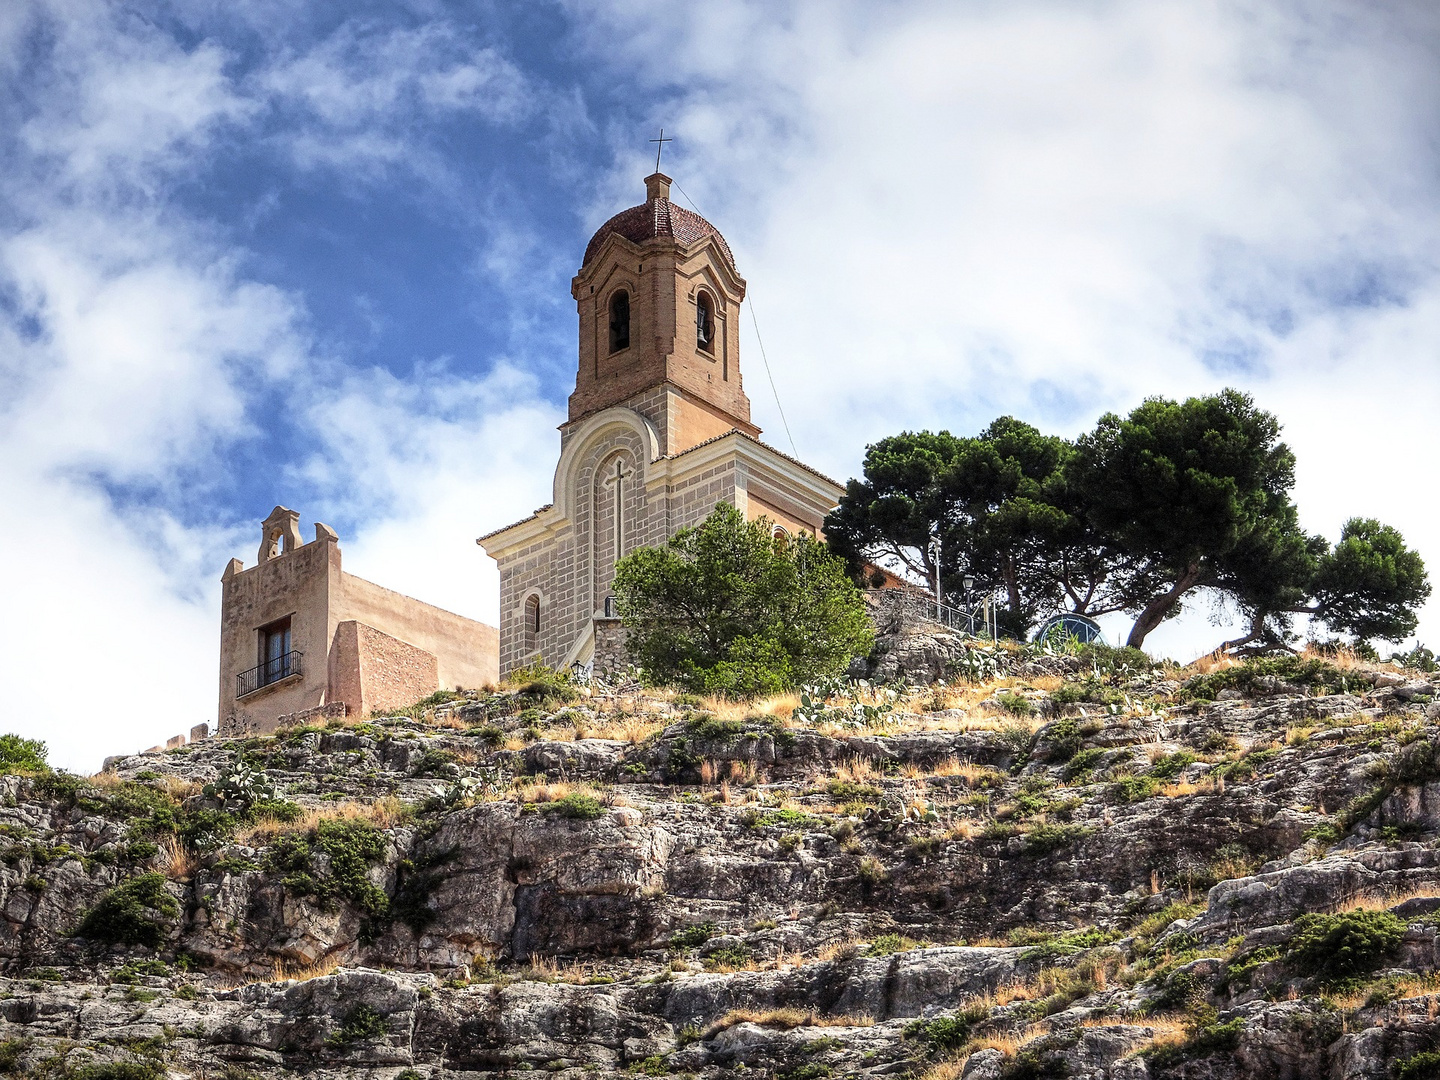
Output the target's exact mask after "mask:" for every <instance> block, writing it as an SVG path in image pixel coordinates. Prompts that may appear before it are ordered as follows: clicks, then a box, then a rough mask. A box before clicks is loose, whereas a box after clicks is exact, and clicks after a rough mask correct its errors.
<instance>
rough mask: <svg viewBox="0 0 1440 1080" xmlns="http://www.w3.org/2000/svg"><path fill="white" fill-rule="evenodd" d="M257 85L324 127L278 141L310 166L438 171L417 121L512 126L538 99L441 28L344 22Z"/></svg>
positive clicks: (526, 84)
mask: <svg viewBox="0 0 1440 1080" xmlns="http://www.w3.org/2000/svg"><path fill="white" fill-rule="evenodd" d="M254 82H255V84H256V85H257V87H258V88H259V90H260V93H261V94H262V95H263V96H264V97H265V98H266V99H268V100H269V101H271V102H272V103H273V104H275V105H277V106H279V107H281V108H286V107H296V106H298V107H299V108H300V109H301V110H303V111H304V112H306V113H308V114H310V116H311V117H312V118H313V119H314V120H317V121H318V124H317V123H301V124H292V125H287V126H286V127H285V128H284V129H283V132H282V134H281V136H280V138H281V140H282V141H284V142H286V143H288V144H289V146H290V147H291V150H292V152H293V153H294V155H295V157H296V160H297V161H299V162H300V163H301V164H302V165H304V166H306V167H316V166H321V165H324V166H330V167H336V166H352V167H357V166H358V167H369V168H374V167H380V166H386V165H395V164H406V165H408V166H409V167H411V168H417V169H422V170H423V169H428V170H439V169H440V168H441V164H440V162H439V160H438V159H437V158H436V157H435V155H434V154H433V153H431V152H429V151H425V150H423V149H422V146H423V143H421V142H419V141H417V139H416V138H415V134H416V132H415V126H416V122H417V120H418V121H420V122H422V123H423V122H424V119H425V118H427V117H429V116H433V115H436V114H443V113H457V112H464V113H469V114H472V115H474V116H478V117H480V118H482V119H484V120H486V121H488V122H490V123H494V124H512V123H515V122H517V121H520V120H523V119H525V118H526V117H528V116H530V115H531V114H532V113H533V111H534V110H535V108H536V93H537V92H536V90H535V88H534V87H533V86H532V85H531V83H530V81H529V79H528V78H527V77H526V76H525V74H524V73H523V72H522V71H521V70H520V69H519V68H517V67H516V66H515V65H514V64H513V63H511V62H510V61H509V60H507V59H506V58H505V57H504V56H502V55H501V54H500V53H499V52H497V51H496V50H495V49H492V48H482V47H476V46H474V45H472V44H470V43H468V42H467V41H465V40H464V39H463V38H462V37H461V36H460V35H459V34H458V33H457V31H456V30H455V28H454V27H452V26H450V25H449V24H446V23H443V22H431V23H427V24H425V25H423V26H420V27H417V28H415V29H378V28H375V27H369V26H364V25H361V24H359V23H357V22H355V21H347V22H345V23H342V24H341V25H340V27H339V28H338V29H337V30H335V31H334V33H332V34H331V35H330V36H329V37H327V38H325V39H324V40H323V41H321V42H320V43H319V44H317V45H315V46H314V47H313V48H310V49H308V50H306V51H304V52H299V53H289V54H286V55H284V56H282V57H280V58H278V59H277V60H276V61H275V62H274V63H272V64H271V65H270V66H269V67H268V68H267V69H266V70H264V71H263V72H261V73H260V74H259V75H258V76H256V77H255V79H254Z"/></svg>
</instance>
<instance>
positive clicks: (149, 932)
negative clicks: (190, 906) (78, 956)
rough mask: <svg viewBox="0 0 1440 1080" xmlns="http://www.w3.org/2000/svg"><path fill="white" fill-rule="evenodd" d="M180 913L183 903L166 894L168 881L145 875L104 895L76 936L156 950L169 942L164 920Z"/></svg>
mask: <svg viewBox="0 0 1440 1080" xmlns="http://www.w3.org/2000/svg"><path fill="white" fill-rule="evenodd" d="M179 914H180V905H179V903H178V902H177V901H176V900H175V898H174V897H173V896H171V895H170V894H169V893H168V892H166V891H165V878H164V877H163V876H162V875H160V874H153V873H152V874H141V875H140V876H139V877H134V878H131V879H130V880H129V881H126V882H124V883H123V884H121V885H117V886H116V887H115V888H113V889H111V890H110V891H109V892H107V893H106V894H105V895H104V896H102V897H101V898H100V902H99V903H98V904H96V905H95V906H94V907H93V908H91V909H90V910H89V911H88V912H86V914H85V917H84V918H83V919H81V920H80V925H79V927H78V928H77V929H76V931H75V934H76V936H77V937H83V938H88V939H89V940H91V941H100V942H104V943H106V944H109V945H148V946H150V947H151V948H154V947H156V946H158V945H159V944H160V943H161V942H162V941H163V940H164V939H165V927H164V920H168V919H174V918H176V917H178V916H179Z"/></svg>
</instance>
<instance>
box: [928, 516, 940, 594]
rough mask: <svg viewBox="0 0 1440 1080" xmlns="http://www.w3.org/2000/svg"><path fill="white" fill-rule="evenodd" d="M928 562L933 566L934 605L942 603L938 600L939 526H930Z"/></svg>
mask: <svg viewBox="0 0 1440 1080" xmlns="http://www.w3.org/2000/svg"><path fill="white" fill-rule="evenodd" d="M930 561H931V562H932V563H934V565H935V605H936V607H937V608H938V607H939V605H940V604H941V603H942V602H943V601H942V600H941V598H940V526H939V525H933V524H932V525H931V526H930Z"/></svg>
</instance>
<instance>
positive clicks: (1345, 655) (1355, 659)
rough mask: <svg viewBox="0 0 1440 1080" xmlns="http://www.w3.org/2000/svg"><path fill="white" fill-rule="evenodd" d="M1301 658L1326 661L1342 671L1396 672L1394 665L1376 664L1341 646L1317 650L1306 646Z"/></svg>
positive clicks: (1311, 646) (1301, 651) (1301, 652)
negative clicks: (1385, 670) (1364, 669)
mask: <svg viewBox="0 0 1440 1080" xmlns="http://www.w3.org/2000/svg"><path fill="white" fill-rule="evenodd" d="M1300 656H1301V657H1302V658H1303V659H1305V660H1324V661H1325V662H1326V663H1327V664H1331V665H1332V666H1334V667H1337V668H1339V669H1340V670H1341V671H1355V670H1357V669H1358V668H1375V667H1383V668H1386V669H1387V670H1394V668H1395V665H1394V664H1375V663H1373V662H1372V661H1369V660H1366V659H1364V658H1363V657H1361V656H1359V655H1357V654H1356V652H1355V651H1354V650H1353V649H1348V648H1346V647H1345V646H1343V645H1342V646H1339V647H1337V648H1334V649H1324V650H1321V649H1317V648H1315V647H1314V646H1313V645H1306V646H1305V648H1303V649H1301V650H1300Z"/></svg>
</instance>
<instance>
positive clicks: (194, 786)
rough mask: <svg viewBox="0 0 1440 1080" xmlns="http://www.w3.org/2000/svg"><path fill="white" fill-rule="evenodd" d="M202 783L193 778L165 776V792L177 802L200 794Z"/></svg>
mask: <svg viewBox="0 0 1440 1080" xmlns="http://www.w3.org/2000/svg"><path fill="white" fill-rule="evenodd" d="M204 786H205V785H204V784H201V783H198V782H196V781H194V780H184V779H182V778H180V777H178V776H167V777H165V784H164V787H165V794H166V795H169V796H170V798H172V799H174V800H175V801H176V802H177V803H179V802H184V801H185V800H186V799H189V798H193V797H194V796H196V795H199V794H200V791H201V789H202V788H204Z"/></svg>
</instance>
